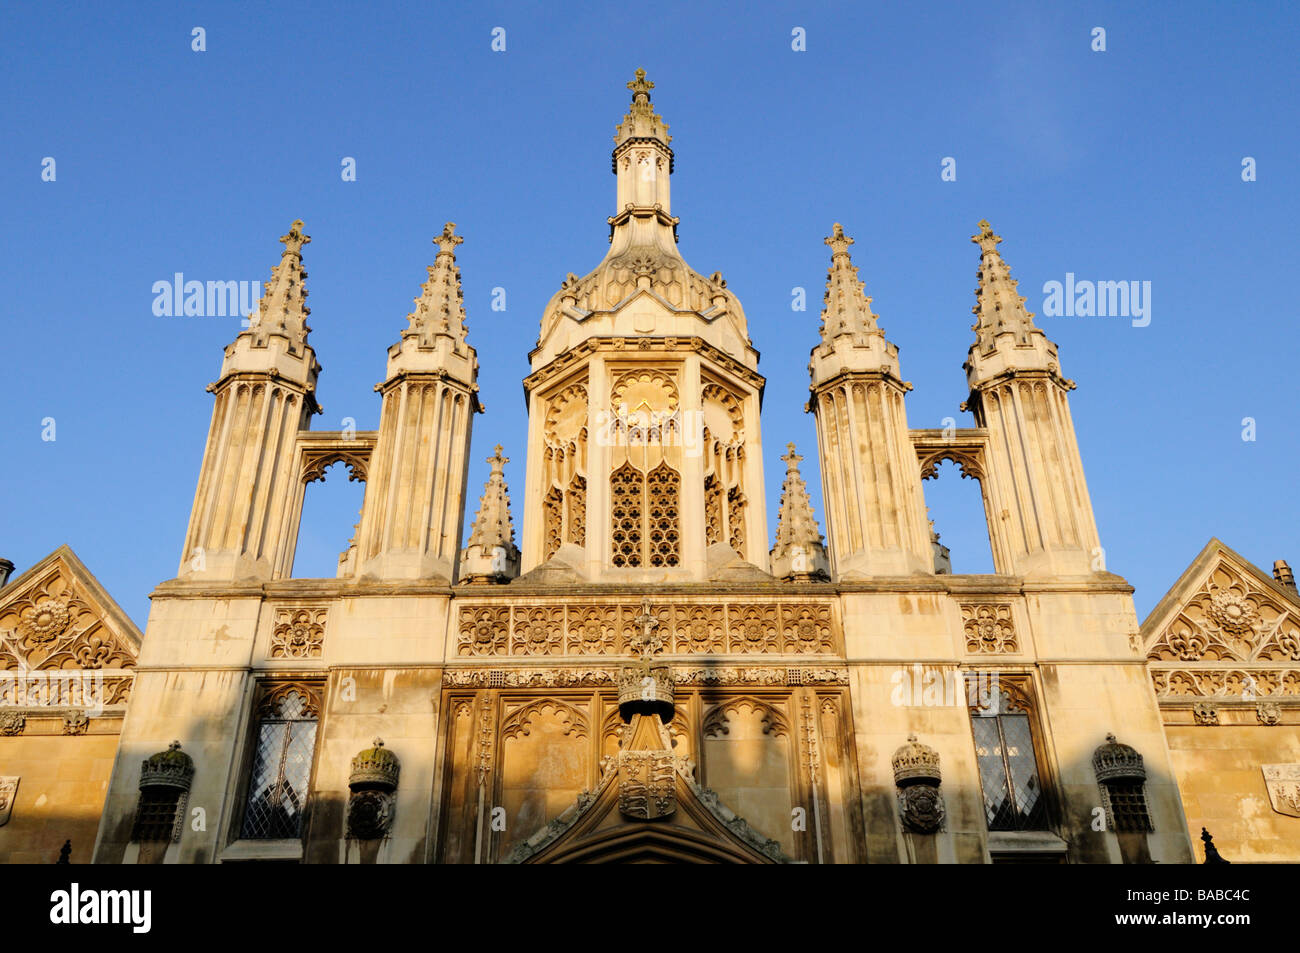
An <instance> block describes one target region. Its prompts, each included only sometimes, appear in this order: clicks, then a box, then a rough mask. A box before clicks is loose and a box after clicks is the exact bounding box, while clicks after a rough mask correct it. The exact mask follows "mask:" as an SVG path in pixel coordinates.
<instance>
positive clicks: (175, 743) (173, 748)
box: [167, 741, 181, 751]
mask: <svg viewBox="0 0 1300 953" xmlns="http://www.w3.org/2000/svg"><path fill="white" fill-rule="evenodd" d="M167 750H168V751H180V750H181V743H180V742H179V741H173V742H172V743H171V744H169V745H168V746H167Z"/></svg>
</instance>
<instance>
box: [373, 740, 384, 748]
mask: <svg viewBox="0 0 1300 953" xmlns="http://www.w3.org/2000/svg"><path fill="white" fill-rule="evenodd" d="M383 746H384V739H383V738H376V739H375V747H376V748H382V747H383Z"/></svg>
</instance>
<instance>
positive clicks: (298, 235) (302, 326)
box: [245, 219, 311, 352]
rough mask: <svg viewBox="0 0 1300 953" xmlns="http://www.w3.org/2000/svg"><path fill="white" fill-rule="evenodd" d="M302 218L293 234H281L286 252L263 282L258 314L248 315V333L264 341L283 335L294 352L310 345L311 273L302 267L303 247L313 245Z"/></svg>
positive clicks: (296, 224) (295, 223)
mask: <svg viewBox="0 0 1300 953" xmlns="http://www.w3.org/2000/svg"><path fill="white" fill-rule="evenodd" d="M302 229H303V222H302V219H297V220H295V221H294V223H293V224H292V225H290V226H289V233H288V234H287V235H281V236H280V241H281V243H283V245H284V251H283V252H281V254H280V263H279V264H278V265H274V266H272V268H271V280H270V281H267V282H263V284H262V297H261V299H260V300H259V301H258V303H257V313H256V315H252V314H250V315H249V316H248V331H247V332H245V333H251V334H252V335H253V337H254V338H255V339H256V340H257V341H259V342H264V341H265V340H266V338H267V337H268V336H270V335H273V334H274V335H279V336H280V337H283V338H285V339H286V340H288V342H289V350H290V352H293V351H296V350H297V349H299V348H301V347H305V346H306V344H307V334H308V332H310V331H311V328H310V327H308V326H307V316H308V315H310V314H311V308H309V307H307V285H306V281H307V272H306V270H305V269H304V268H303V267H302V248H303V246H304V245H307V244H310V243H311V236H310V235H306V234H304V233H303V230H302Z"/></svg>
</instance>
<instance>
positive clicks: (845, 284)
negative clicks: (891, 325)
mask: <svg viewBox="0 0 1300 953" xmlns="http://www.w3.org/2000/svg"><path fill="white" fill-rule="evenodd" d="M823 241H824V242H825V243H826V244H827V245H829V246H830V248H831V265H830V268H829V269H828V271H827V273H826V292H825V294H823V295H822V323H821V329H820V332H821V337H822V340H823V341H826V342H829V341H831V340H833V339H834V338H837V337H841V336H844V335H850V336H853V337H858V336H861V335H868V334H872V335H880V336H882V337H883V336H884V333H885V332H884V331H883V330H882V329H881V327H880V322H879V315H877V314H876V313H875V312H874V311H872V310H871V296H870V295H868V294H867V293H866V283H865V282H864V281H862V279H861V278H859V277H858V269H857V266H856V265H854V264H853V258H852V256H851V255H850V254H849V246H850V245H852V244H853V243H854V242H853V239H852V238H850V237H849V236H847V235H845V234H844V227H843V226H842V225H840V223H839V222H836V223H835V224H834V227H833V228H832V230H831V235H830V237H829V238H826V239H823Z"/></svg>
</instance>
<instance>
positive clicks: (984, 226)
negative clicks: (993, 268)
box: [970, 218, 1002, 252]
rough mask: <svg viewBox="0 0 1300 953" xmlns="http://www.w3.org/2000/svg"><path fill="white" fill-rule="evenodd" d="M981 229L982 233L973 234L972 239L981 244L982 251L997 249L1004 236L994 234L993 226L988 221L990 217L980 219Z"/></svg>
mask: <svg viewBox="0 0 1300 953" xmlns="http://www.w3.org/2000/svg"><path fill="white" fill-rule="evenodd" d="M979 230H980V233H979V234H978V235H972V236H971V237H970V240H971V241H973V242H974V243H975V244H976V245H979V246H980V249H981V250H982V251H986V252H989V251H996V250H997V247H998V243H999V242H1001V241H1002V236H1001V235H995V234H993V226H992V225H990V224H989V223H988V219H983V218H982V219H980V221H979Z"/></svg>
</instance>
